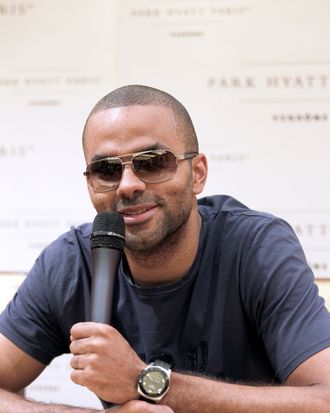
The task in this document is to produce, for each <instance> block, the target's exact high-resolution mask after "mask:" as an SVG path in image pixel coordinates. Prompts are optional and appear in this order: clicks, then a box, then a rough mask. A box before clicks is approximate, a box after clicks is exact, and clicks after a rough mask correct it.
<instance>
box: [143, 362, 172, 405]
mask: <svg viewBox="0 0 330 413" xmlns="http://www.w3.org/2000/svg"><path fill="white" fill-rule="evenodd" d="M170 367H171V366H170V365H169V364H167V363H165V362H164V361H161V360H156V361H154V362H153V363H150V364H148V366H147V367H146V368H145V369H143V370H142V371H141V373H140V374H139V377H138V386H137V387H138V388H137V390H138V393H139V394H140V396H141V397H140V399H142V400H146V401H149V402H153V403H156V402H158V401H160V400H161V399H162V398H163V397H164V396H165V394H166V393H167V391H168V389H169V386H170V376H171V369H170Z"/></svg>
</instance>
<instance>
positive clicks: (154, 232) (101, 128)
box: [84, 106, 195, 251]
mask: <svg viewBox="0 0 330 413" xmlns="http://www.w3.org/2000/svg"><path fill="white" fill-rule="evenodd" d="M178 133H179V132H178V131H177V129H176V123H175V119H174V116H173V113H172V111H171V110H170V109H167V108H163V107H160V106H128V107H119V108H114V109H106V110H104V111H101V112H98V113H96V114H94V115H92V116H91V118H90V119H89V121H88V124H87V126H86V129H85V148H84V149H85V158H86V162H87V164H89V163H91V162H92V161H93V160H95V159H96V158H97V157H98V158H100V157H108V156H121V155H125V154H130V153H134V152H140V151H143V150H148V149H151V148H152V149H155V148H164V149H170V150H171V151H173V152H174V153H176V154H183V153H185V152H186V148H185V144H184V141H183V138H182V137H181V136H178ZM89 193H90V197H91V200H92V203H93V205H94V207H95V209H96V210H97V211H98V212H100V211H117V212H119V213H121V214H122V215H123V218H124V221H125V229H126V248H127V249H128V250H131V251H134V250H135V251H146V250H149V249H152V248H154V247H156V246H158V245H160V244H161V243H162V242H163V241H164V240H166V237H167V236H168V235H170V234H173V233H175V232H176V231H177V230H178V229H179V228H181V227H182V226H183V225H184V224H185V223H186V222H187V220H188V219H189V217H190V214H191V211H192V208H193V201H194V199H195V194H194V189H193V185H192V172H191V162H190V161H181V162H179V164H178V167H177V171H176V174H175V176H174V177H173V178H172V179H170V180H169V181H166V182H162V183H146V182H143V181H141V180H140V179H139V178H138V177H137V176H136V175H135V173H134V171H133V169H132V166H131V165H126V166H125V168H124V171H123V174H122V179H121V182H120V184H119V186H118V187H117V188H116V189H114V190H112V191H109V192H104V193H97V192H94V191H93V190H92V189H91V188H89Z"/></svg>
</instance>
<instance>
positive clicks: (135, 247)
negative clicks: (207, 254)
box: [126, 194, 192, 265]
mask: <svg viewBox="0 0 330 413" xmlns="http://www.w3.org/2000/svg"><path fill="white" fill-rule="evenodd" d="M172 199H175V200H176V201H177V202H176V203H175V205H174V208H169V207H168V206H167V205H166V204H165V202H164V201H163V200H162V202H160V201H161V200H159V202H158V207H159V208H161V210H162V212H163V217H162V219H161V221H160V222H159V224H157V225H156V226H154V227H153V229H151V230H150V231H143V229H141V231H137V233H136V235H135V234H132V233H130V232H129V231H127V233H126V250H127V252H128V253H129V254H130V255H132V256H133V257H134V258H135V259H136V260H139V261H141V260H143V262H144V265H147V264H148V263H150V264H152V263H153V262H155V260H156V261H157V262H166V261H167V260H169V259H171V257H172V256H173V254H174V253H175V251H176V249H177V248H178V246H179V245H180V244H181V243H182V241H183V240H184V239H185V236H186V233H187V223H188V221H189V218H190V215H191V212H192V200H191V198H190V197H189V196H188V194H187V196H186V197H185V196H184V195H182V194H181V195H180V196H179V197H178V194H174V195H173V198H172ZM178 201H179V202H178Z"/></svg>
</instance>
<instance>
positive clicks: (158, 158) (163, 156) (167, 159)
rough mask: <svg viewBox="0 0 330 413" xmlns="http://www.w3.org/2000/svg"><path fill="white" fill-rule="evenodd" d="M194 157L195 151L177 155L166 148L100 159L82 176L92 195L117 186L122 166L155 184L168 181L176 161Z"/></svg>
mask: <svg viewBox="0 0 330 413" xmlns="http://www.w3.org/2000/svg"><path fill="white" fill-rule="evenodd" d="M197 155H198V153H197V152H191V153H185V154H183V155H177V154H175V153H173V152H171V151H169V150H166V149H155V150H149V151H143V152H137V153H131V154H127V155H122V156H114V157H108V158H102V159H99V160H97V161H94V162H92V163H90V164H89V165H87V168H86V171H85V172H84V175H85V176H86V178H87V182H88V185H89V186H90V187H91V188H92V189H93V190H94V191H95V192H107V191H112V190H113V189H115V188H117V187H118V186H119V184H120V180H121V178H122V175H123V170H124V168H125V165H132V168H133V171H134V173H135V175H136V176H137V177H138V178H139V179H140V180H141V181H143V182H147V183H153V184H155V183H159V182H165V181H168V180H170V179H172V178H173V177H174V175H175V173H176V170H177V165H178V162H179V161H183V160H186V159H191V158H194V157H195V156H197Z"/></svg>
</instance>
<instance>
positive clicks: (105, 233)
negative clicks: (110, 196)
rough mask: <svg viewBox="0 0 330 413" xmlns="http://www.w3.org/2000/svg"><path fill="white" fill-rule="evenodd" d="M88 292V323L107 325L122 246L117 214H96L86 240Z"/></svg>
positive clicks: (121, 222)
mask: <svg viewBox="0 0 330 413" xmlns="http://www.w3.org/2000/svg"><path fill="white" fill-rule="evenodd" d="M90 246H91V253H92V291H91V309H90V321H94V322H96V323H103V324H110V321H111V314H112V299H113V292H114V284H115V279H116V274H117V270H118V267H119V262H120V258H121V255H122V252H123V249H124V246H125V224H124V219H123V217H122V216H121V215H120V214H119V213H117V212H100V213H98V214H97V215H96V217H95V219H94V222H93V229H92V234H91V237H90Z"/></svg>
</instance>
